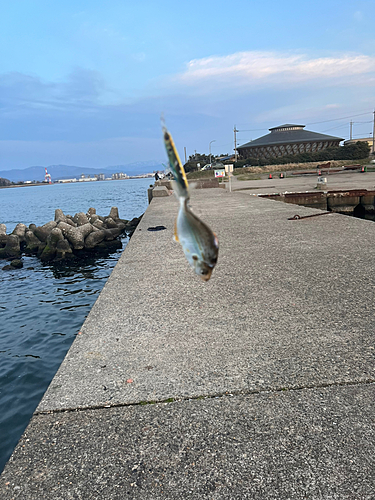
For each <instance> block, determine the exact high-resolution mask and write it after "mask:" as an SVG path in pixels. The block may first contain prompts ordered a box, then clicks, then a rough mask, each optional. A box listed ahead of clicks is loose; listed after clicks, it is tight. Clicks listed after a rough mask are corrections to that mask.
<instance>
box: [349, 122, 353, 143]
mask: <svg viewBox="0 0 375 500" xmlns="http://www.w3.org/2000/svg"><path fill="white" fill-rule="evenodd" d="M349 139H350V140H352V139H353V122H352V120H350V137H349Z"/></svg>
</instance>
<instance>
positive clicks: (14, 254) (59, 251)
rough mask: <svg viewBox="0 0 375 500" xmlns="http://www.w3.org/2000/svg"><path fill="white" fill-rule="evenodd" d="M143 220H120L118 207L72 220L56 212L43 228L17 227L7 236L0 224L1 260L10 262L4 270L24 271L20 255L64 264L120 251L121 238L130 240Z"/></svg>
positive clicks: (34, 226) (92, 210)
mask: <svg viewBox="0 0 375 500" xmlns="http://www.w3.org/2000/svg"><path fill="white" fill-rule="evenodd" d="M142 216H143V214H142V215H141V216H140V217H134V218H133V219H132V220H126V219H120V217H119V213H118V208H117V207H112V208H111V211H110V213H109V215H107V216H104V217H103V216H100V215H97V213H96V209H95V208H92V207H91V208H89V210H88V211H87V213H84V212H78V213H76V214H75V215H74V216H72V215H65V214H64V213H63V211H62V210H61V209H59V208H58V209H56V210H55V219H54V220H53V221H49V222H47V223H46V224H44V225H43V226H36V225H35V224H30V225H29V227H27V226H26V225H25V224H22V223H19V224H17V226H16V227H15V228H14V230H13V231H12V233H11V234H7V232H6V225H5V224H0V259H4V260H8V261H10V264H9V265H6V266H5V267H3V270H10V269H15V268H21V267H23V264H22V260H21V257H22V255H23V254H25V255H36V256H37V257H38V258H40V260H41V261H42V262H62V261H63V262H66V261H69V260H73V259H82V258H83V259H84V258H85V257H86V256H87V255H90V256H91V255H93V254H95V253H97V254H102V253H108V252H109V253H110V252H113V251H115V250H117V249H119V248H121V247H122V242H121V241H120V237H121V236H128V237H129V238H130V237H131V236H132V234H133V233H134V231H135V229H136V227H137V225H138V223H139V222H140V220H141V218H142Z"/></svg>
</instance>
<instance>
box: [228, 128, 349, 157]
mask: <svg viewBox="0 0 375 500" xmlns="http://www.w3.org/2000/svg"><path fill="white" fill-rule="evenodd" d="M304 128H305V125H294V124H291V123H286V124H285V125H280V126H278V127H273V128H270V129H269V130H270V133H269V134H267V135H264V136H263V137H259V138H258V139H255V140H254V141H250V142H247V143H246V144H243V145H242V146H239V147H238V148H237V149H238V152H239V154H240V155H241V157H242V158H244V159H246V158H264V159H267V158H278V157H280V156H286V155H297V154H300V153H314V152H316V151H321V150H322V149H326V148H331V147H338V146H339V145H340V142H341V141H343V140H344V139H342V138H340V137H334V136H332V135H325V134H319V133H318V132H310V131H309V130H304Z"/></svg>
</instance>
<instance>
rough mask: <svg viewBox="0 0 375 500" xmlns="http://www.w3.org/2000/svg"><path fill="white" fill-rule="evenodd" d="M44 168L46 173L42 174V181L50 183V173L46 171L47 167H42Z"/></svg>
mask: <svg viewBox="0 0 375 500" xmlns="http://www.w3.org/2000/svg"><path fill="white" fill-rule="evenodd" d="M44 170H45V171H46V175H45V176H44V182H48V184H52V180H51V174H49V173H48V172H47V169H46V168H44Z"/></svg>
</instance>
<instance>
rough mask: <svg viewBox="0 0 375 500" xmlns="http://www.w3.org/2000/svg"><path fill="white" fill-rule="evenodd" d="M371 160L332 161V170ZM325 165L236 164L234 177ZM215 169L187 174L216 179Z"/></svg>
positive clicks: (309, 163) (315, 167) (194, 177)
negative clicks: (243, 165) (242, 165)
mask: <svg viewBox="0 0 375 500" xmlns="http://www.w3.org/2000/svg"><path fill="white" fill-rule="evenodd" d="M369 161H370V160H369V158H364V159H360V160H331V161H329V163H330V168H333V169H334V168H341V167H345V166H348V165H353V163H355V164H356V165H361V166H362V165H368V164H369ZM324 165H325V163H324V164H322V162H308V163H286V164H278V165H264V166H254V167H251V166H246V167H236V164H234V167H235V168H234V169H233V175H234V176H235V177H236V178H237V179H238V180H239V181H242V180H255V179H260V178H261V177H260V176H261V175H262V174H270V173H272V174H276V173H280V172H283V173H285V172H292V171H299V170H303V171H304V170H311V171H314V170H318V169H319V167H321V168H326V167H325V166H324ZM214 170H215V169H212V170H199V171H191V172H189V173H187V174H186V176H187V178H188V179H204V178H211V177H215V173H214Z"/></svg>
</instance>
